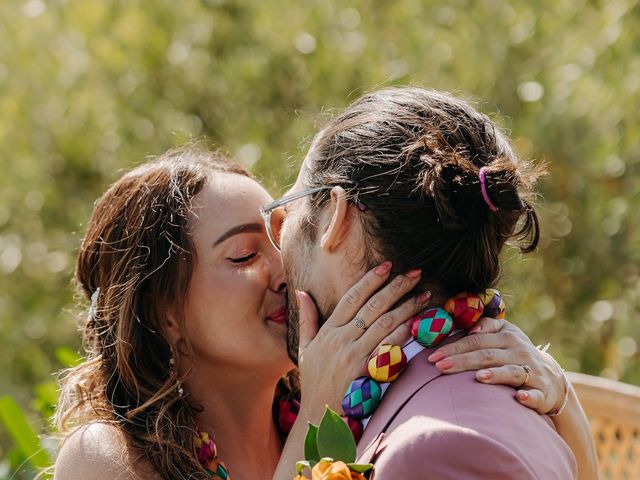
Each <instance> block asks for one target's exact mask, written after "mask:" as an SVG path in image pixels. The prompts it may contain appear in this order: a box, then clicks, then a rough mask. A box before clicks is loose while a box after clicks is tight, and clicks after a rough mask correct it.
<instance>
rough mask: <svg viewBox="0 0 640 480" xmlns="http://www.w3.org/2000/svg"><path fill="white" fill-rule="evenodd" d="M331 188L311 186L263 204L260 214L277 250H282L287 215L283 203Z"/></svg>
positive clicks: (270, 239)
mask: <svg viewBox="0 0 640 480" xmlns="http://www.w3.org/2000/svg"><path fill="white" fill-rule="evenodd" d="M329 188H333V187H332V186H324V187H316V188H310V189H308V190H303V191H301V192H298V193H292V194H291V195H287V196H286V197H282V198H281V199H279V200H275V201H273V202H271V203H268V204H267V205H263V206H262V207H260V215H261V216H262V220H263V221H264V226H265V229H266V230H267V236H268V237H269V241H271V244H272V245H273V246H274V248H275V249H276V250H278V251H280V231H281V230H282V223H283V222H284V217H286V215H287V213H286V211H285V209H284V208H283V205H285V204H287V203H289V202H293V201H294V200H298V199H299V198H304V197H306V196H308V195H313V194H314V193H316V192H320V191H322V190H327V189H329Z"/></svg>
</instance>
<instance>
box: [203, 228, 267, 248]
mask: <svg viewBox="0 0 640 480" xmlns="http://www.w3.org/2000/svg"><path fill="white" fill-rule="evenodd" d="M262 230H263V228H262V224H261V223H243V224H241V225H236V226H235V227H233V228H230V229H229V230H228V231H227V232H226V233H223V234H222V235H221V236H220V238H218V239H217V240H216V241H215V242H213V246H214V247H215V246H216V245H219V244H221V243H222V242H224V241H225V240H226V239H227V238H229V237H233V236H234V235H238V234H240V233H261V232H262Z"/></svg>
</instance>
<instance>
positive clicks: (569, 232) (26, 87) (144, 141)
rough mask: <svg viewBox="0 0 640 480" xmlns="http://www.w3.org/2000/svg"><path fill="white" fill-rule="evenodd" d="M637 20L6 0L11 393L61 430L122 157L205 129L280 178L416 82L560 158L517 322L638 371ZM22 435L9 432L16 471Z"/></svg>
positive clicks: (518, 277)
mask: <svg viewBox="0 0 640 480" xmlns="http://www.w3.org/2000/svg"><path fill="white" fill-rule="evenodd" d="M638 24H640V9H639V8H638V2H637V0H601V1H595V0H591V1H586V0H538V1H535V2H507V1H503V0H479V1H471V0H453V1H449V2H435V1H427V0H424V1H418V0H395V1H393V2H379V1H374V0H352V1H342V0H340V1H331V2H329V1H326V0H297V1H293V0H282V1H279V2H244V1H241V0H201V1H198V0H183V1H181V2H175V1H171V0H154V1H151V0H145V1H142V0H111V1H100V0H46V1H44V0H26V1H24V0H3V1H2V2H1V3H0V172H1V173H0V274H1V276H0V338H1V339H2V348H0V394H2V395H10V396H11V397H12V398H14V399H16V400H17V402H18V404H20V405H22V406H26V407H27V409H28V410H29V411H31V412H37V411H40V412H44V413H43V415H39V416H36V415H35V414H34V415H32V416H30V417H29V418H30V421H31V422H32V427H33V428H34V429H35V431H42V430H43V429H44V428H45V426H46V425H45V421H44V420H36V417H37V418H41V419H42V418H46V411H47V407H45V406H44V405H45V404H47V401H48V400H43V399H45V398H50V397H51V383H49V387H44V386H42V385H46V384H47V382H51V381H52V379H51V374H52V372H55V371H56V370H58V369H59V368H61V366H62V365H63V364H64V358H68V355H67V356H66V357H65V355H64V354H62V357H60V355H58V357H57V356H56V354H55V353H54V351H55V349H56V347H58V346H61V345H65V346H68V347H69V348H71V349H72V350H77V349H78V348H79V339H78V335H77V332H76V327H75V325H76V321H77V318H78V315H84V313H82V312H83V311H86V303H85V304H83V305H81V307H75V306H74V294H73V289H72V284H71V281H70V279H71V276H72V269H73V261H74V255H75V252H76V249H77V246H78V244H79V241H80V238H81V235H82V231H83V229H84V224H85V222H86V221H87V219H88V218H89V215H90V211H91V208H92V203H93V201H94V200H95V199H96V198H97V197H98V195H99V194H100V193H101V192H102V191H103V190H104V189H105V188H106V187H107V186H108V185H109V184H110V182H112V181H114V180H115V179H116V178H117V177H118V176H119V175H120V174H121V173H122V171H123V169H127V168H129V167H131V166H132V165H135V164H137V163H139V162H142V161H143V160H144V159H145V158H146V157H147V156H148V155H153V154H159V153H161V152H163V151H164V150H165V149H167V148H168V147H170V146H172V145H175V144H179V143H182V142H183V141H185V140H188V139H190V138H193V137H198V136H201V135H206V136H207V137H209V138H211V139H213V140H214V141H215V142H216V143H218V144H220V145H221V146H223V147H224V148H226V149H228V151H229V152H230V153H231V154H232V155H233V156H234V157H235V158H237V159H238V160H240V161H241V162H243V163H244V164H246V165H249V166H250V167H251V168H252V169H253V170H254V172H256V173H257V174H258V175H259V177H260V178H261V179H263V181H264V182H265V184H266V186H267V187H268V188H270V189H271V190H272V192H273V194H274V195H277V194H278V193H280V192H281V191H282V189H283V188H284V187H285V186H286V185H287V184H288V183H289V182H291V181H292V179H293V178H294V175H295V172H296V167H297V165H298V163H299V162H300V160H301V159H302V158H303V156H304V151H305V147H306V145H307V144H308V140H309V138H310V136H311V135H313V132H314V131H315V130H316V128H317V127H318V125H319V124H321V122H322V121H323V116H324V114H325V113H326V112H329V113H330V112H331V111H335V110H336V109H339V108H341V107H344V106H346V105H347V104H348V103H349V102H350V101H352V100H354V99H355V98H357V97H358V96H359V95H360V94H361V93H362V92H364V91H367V90H370V89H372V88H376V87H379V86H383V85H392V84H407V83H413V84H418V85H423V86H429V87H433V88H437V89H443V90H449V91H453V92H454V93H457V94H459V95H462V96H464V97H467V98H472V99H475V100H476V102H477V105H478V106H479V108H480V109H481V110H483V111H485V112H487V113H491V114H493V115H494V116H495V117H497V118H498V119H499V121H500V123H501V124H503V125H504V126H505V127H506V128H507V129H508V130H509V131H510V133H511V135H512V138H513V139H514V141H515V143H516V146H517V149H518V151H519V152H520V154H521V155H523V156H525V157H534V158H538V159H544V160H546V161H547V162H548V164H549V171H550V175H549V177H548V178H547V179H546V181H545V182H544V184H543V185H542V193H543V197H544V198H543V199H541V208H540V212H541V214H542V224H543V229H544V238H543V241H542V245H541V248H540V249H539V251H538V252H537V253H536V254H533V255H530V256H527V257H521V256H520V255H519V254H517V253H516V252H515V251H510V252H509V253H507V255H506V268H505V271H504V275H503V282H502V283H503V285H502V290H503V291H504V292H505V293H507V294H508V296H509V297H510V300H509V303H510V305H512V306H513V307H512V309H511V312H512V314H511V318H512V319H513V320H514V321H515V322H516V323H518V324H519V325H520V326H521V327H522V328H523V329H524V330H525V331H527V332H528V333H529V334H530V335H531V337H532V338H533V339H534V341H535V342H538V343H543V342H546V341H551V342H552V349H551V351H552V352H553V353H554V354H555V355H556V357H557V358H558V359H559V361H560V362H561V363H562V364H563V365H564V366H565V367H566V368H568V369H571V370H578V371H583V372H587V373H591V374H596V375H605V376H608V377H612V378H616V379H620V380H623V381H627V382H631V383H636V384H640V368H639V367H640V353H639V350H638V342H639V341H640V340H639V336H638V334H637V331H636V330H635V328H634V327H635V326H636V325H638V321H637V319H638V318H640V316H639V312H638V310H639V308H640V209H639V208H638V205H639V200H640V176H639V175H638V168H639V165H638V164H639V162H640V142H639V141H638V140H639V139H640V121H639V119H640V109H638V105H640V55H639V54H638V53H639V51H638V46H639V45H640V29H638V28H637V25H638ZM67 353H68V352H67ZM61 359H62V361H63V363H61ZM47 392H48V393H47ZM43 402H44V403H43ZM13 445H14V442H13V443H12V441H11V439H10V437H9V433H7V431H6V429H5V430H0V459H2V458H4V460H3V461H0V478H4V477H7V478H8V477H10V476H11V475H12V474H13V471H14V470H15V468H16V467H15V465H16V462H18V463H19V462H20V461H22V459H21V458H20V457H19V455H18V456H17V457H16V455H15V454H14V453H15V452H14V451H13V450H11V448H13ZM12 455H13V456H12ZM14 457H15V458H14ZM29 475H30V474H29V473H28V472H27V473H18V474H16V476H15V477H12V478H29Z"/></svg>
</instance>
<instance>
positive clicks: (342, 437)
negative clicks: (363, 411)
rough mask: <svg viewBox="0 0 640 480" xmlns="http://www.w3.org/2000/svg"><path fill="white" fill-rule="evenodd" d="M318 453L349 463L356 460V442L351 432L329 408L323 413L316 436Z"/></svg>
mask: <svg viewBox="0 0 640 480" xmlns="http://www.w3.org/2000/svg"><path fill="white" fill-rule="evenodd" d="M316 439H317V443H318V453H319V454H320V456H322V457H331V458H333V459H334V460H342V461H343V462H345V463H350V462H353V461H355V459H356V442H355V440H354V439H353V435H352V433H351V430H350V429H349V427H348V426H347V424H346V423H345V422H344V421H343V420H342V418H340V416H339V415H338V414H337V413H336V412H334V411H333V410H331V409H330V408H329V407H327V409H326V410H325V412H324V415H323V417H322V420H321V421H320V427H319V428H318V434H317V436H316Z"/></svg>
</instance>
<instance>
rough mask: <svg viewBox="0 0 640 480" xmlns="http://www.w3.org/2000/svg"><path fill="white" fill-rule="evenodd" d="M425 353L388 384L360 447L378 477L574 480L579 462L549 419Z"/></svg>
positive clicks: (395, 479) (510, 390) (378, 479)
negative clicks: (445, 369) (443, 367)
mask: <svg viewBox="0 0 640 480" xmlns="http://www.w3.org/2000/svg"><path fill="white" fill-rule="evenodd" d="M432 352H433V349H425V350H424V351H423V352H421V353H419V354H418V355H416V357H415V358H414V359H413V360H412V361H410V362H409V365H408V366H407V369H406V370H405V371H404V373H403V374H402V375H401V376H400V377H399V378H398V379H397V380H396V381H395V382H394V383H392V384H391V386H390V387H389V389H388V390H387V391H386V393H385V396H384V398H383V401H382V403H381V404H380V406H379V407H378V409H377V410H376V412H375V413H374V415H373V416H372V417H371V419H370V421H369V423H368V424H367V427H366V429H365V431H364V433H363V436H362V438H361V439H360V442H359V443H358V460H357V461H358V463H367V462H373V463H374V464H375V471H374V474H373V479H375V480H405V479H406V480H410V479H501V478H504V479H507V478H508V479H544V480H551V479H573V478H576V476H577V468H576V461H575V458H574V456H573V454H572V452H571V450H570V449H569V447H568V446H567V444H566V443H565V442H564V440H563V439H562V438H561V437H560V436H559V435H558V434H557V433H556V431H555V429H554V427H553V423H552V422H551V421H550V420H549V418H548V417H546V416H544V415H539V414H537V413H536V412H535V411H533V410H531V409H529V408H526V407H524V406H522V405H520V404H519V403H518V402H517V400H516V399H515V398H514V393H515V390H514V389H513V388H510V387H505V386H500V385H485V384H482V383H480V382H477V381H476V380H475V372H463V373H458V374H452V375H442V374H441V373H440V372H439V371H438V370H437V369H436V368H435V367H434V366H433V365H432V364H430V363H429V362H427V357H428V356H429V355H430V354H431V353H432Z"/></svg>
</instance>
